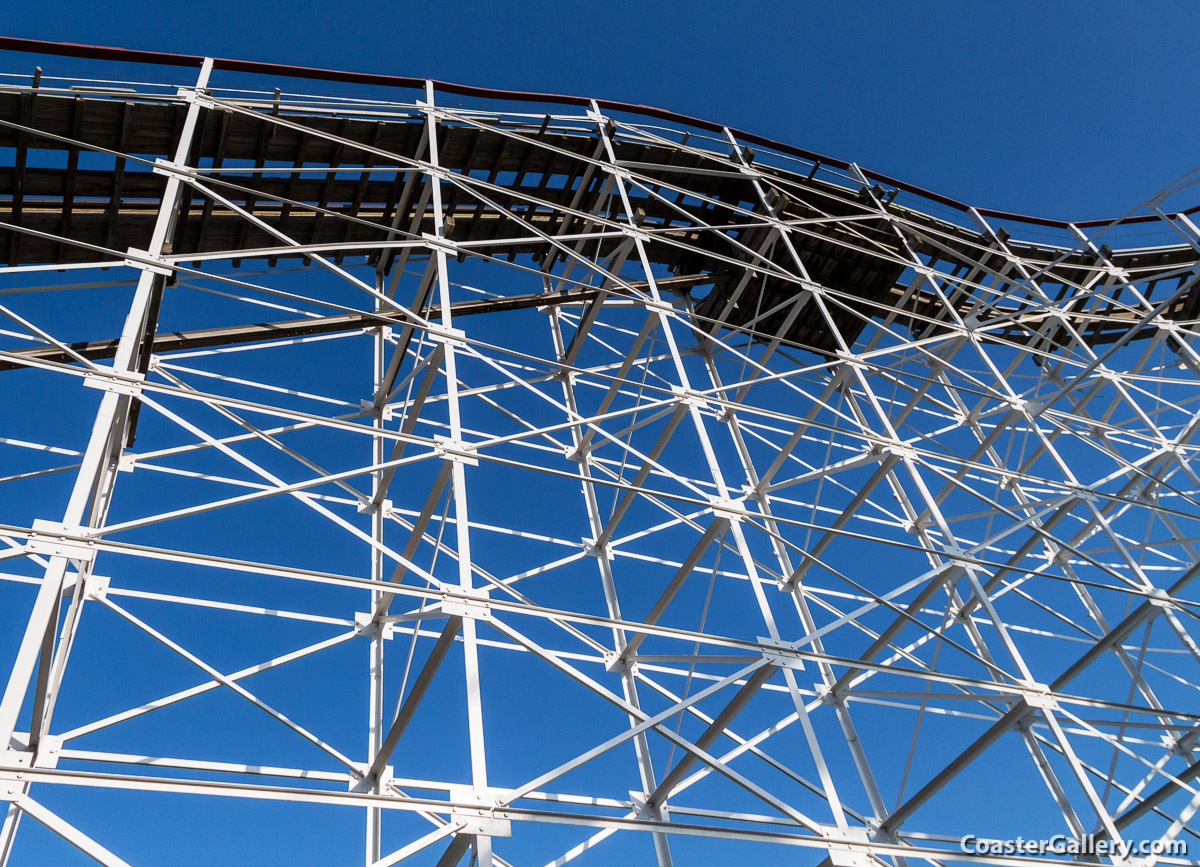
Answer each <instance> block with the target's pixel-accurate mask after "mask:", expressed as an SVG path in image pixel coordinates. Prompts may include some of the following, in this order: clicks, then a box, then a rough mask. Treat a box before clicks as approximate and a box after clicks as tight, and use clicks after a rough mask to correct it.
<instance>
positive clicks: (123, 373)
mask: <svg viewBox="0 0 1200 867" xmlns="http://www.w3.org/2000/svg"><path fill="white" fill-rule="evenodd" d="M212 68H213V61H212V59H211V58H206V59H205V60H204V63H203V65H202V66H201V69H200V75H199V77H198V78H197V80H196V86H195V89H194V90H182V89H181V90H180V91H179V96H180V97H181V98H183V99H186V100H187V101H188V102H189V103H190V104H189V106H188V110H187V114H186V116H185V119H184V124H183V127H182V129H181V130H180V133H179V140H178V142H177V145H176V149H175V159H174V163H175V166H177V167H181V166H183V165H184V164H185V163H186V162H187V160H188V154H189V149H190V146H191V142H192V136H193V135H194V133H195V129H196V122H197V120H198V119H199V116H200V106H199V105H198V104H197V103H196V101H195V97H196V96H197V95H198V94H199V93H200V92H201V91H203V89H204V88H205V87H206V86H207V85H208V79H209V76H210V75H211V74H212ZM182 186H183V182H182V181H181V180H180V179H179V178H178V177H177V176H175V175H173V174H172V175H170V176H168V178H167V182H166V184H165V186H164V188H163V196H162V201H161V203H160V205H159V209H158V217H157V219H156V221H155V224H154V231H153V234H152V235H151V238H150V245H149V249H148V251H147V253H148V256H147V258H149V259H156V258H158V257H159V256H161V255H162V254H163V252H164V251H165V248H166V245H167V244H168V243H169V242H170V240H171V236H172V233H173V231H174V228H175V221H176V218H177V216H178V207H179V197H180V191H181V189H182ZM139 258H141V257H140V256H139ZM134 267H137V268H140V269H141V274H140V276H139V277H138V283H137V288H136V289H135V290H134V295H133V301H132V303H131V304H130V307H129V313H128V314H127V316H126V318H125V324H124V327H123V328H122V330H121V337H120V340H119V342H118V345H117V350H116V354H115V356H114V357H113V364H112V368H111V370H112V374H113V375H114V377H117V378H125V379H126V380H127V381H130V382H131V383H134V382H136V379H137V374H138V370H137V364H138V360H139V359H138V350H139V348H140V347H141V346H142V343H143V341H144V340H145V335H146V333H147V330H148V329H149V328H151V327H152V326H153V323H151V322H150V321H149V320H150V316H151V315H152V306H153V305H152V299H153V297H154V295H155V292H156V291H161V285H162V280H163V276H162V274H161V272H160V269H158V268H155V267H154V266H151V265H149V264H146V263H145V262H141V263H139V264H137V265H135V266H134ZM135 391H136V386H132V387H131V388H129V390H128V392H122V391H117V390H111V391H108V390H106V391H105V392H104V394H103V396H102V397H101V399H100V407H99V409H97V411H96V416H95V420H94V422H93V424H92V433H91V436H90V438H89V440H88V445H87V449H86V451H85V452H84V456H83V460H82V461H81V463H80V466H79V470H78V472H77V473H76V476H75V483H74V486H73V487H72V489H71V495H70V498H69V499H68V501H67V506H66V508H65V509H64V511H63V517H62V520H61V521H59V522H57V523H53V524H51V523H49V522H47V525H46V526H45V527H44V529H45V531H46V532H48V533H50V534H53V533H55V532H59V533H62V534H64V535H68V536H78V535H82V531H83V528H84V527H85V526H86V527H88V528H98V527H99V526H100V525H102V524H103V521H104V517H105V511H106V509H107V505H108V502H109V499H110V497H111V494H112V489H113V485H114V482H115V479H116V471H117V470H116V468H117V461H118V460H119V458H120V456H121V454H122V452H123V451H124V448H125V444H126V427H127V424H128V420H129V413H130V408H131V406H132V404H133V393H134V392H135ZM69 562H75V563H76V565H77V571H78V585H79V586H77V588H76V592H75V595H74V600H73V604H81V603H82V601H83V599H84V593H83V592H82V589H83V582H84V580H85V578H86V575H87V574H88V573H89V571H90V570H89V568H88V566H87V565H86V562H88V561H81V560H79V559H75V558H71V557H70V556H67V555H58V554H56V555H54V556H52V557H50V562H49V564H48V565H47V567H46V570H45V574H44V575H43V577H42V582H41V586H40V587H39V589H38V594H37V597H36V598H35V600H34V603H33V609H32V611H31V612H30V614H29V620H28V623H27V625H26V628H25V634H24V636H23V637H22V639H21V644H20V647H19V649H18V650H17V657H16V660H15V661H14V663H13V667H12V671H11V672H10V674H9V678H8V683H7V685H6V686H5V689H4V696H3V698H2V699H0V752H7V751H12V750H13V746H12V737H13V733H14V731H15V730H16V725H17V719H18V717H19V715H20V712H21V707H22V705H23V704H24V701H25V695H26V693H27V692H28V689H29V683H30V680H31V679H32V677H33V671H34V666H35V665H36V664H37V660H38V656H39V655H41V656H42V657H43V665H44V666H49V665H50V660H49V655H50V654H51V653H52V649H53V646H54V639H55V637H56V635H57V631H58V619H59V608H60V602H61V599H62V595H63V588H64V586H65V584H66V579H67V566H68V563H69ZM71 622H72V624H74V623H76V622H77V617H72V618H71ZM42 680H43V678H41V677H39V686H41V682H42ZM34 698H35V707H36V708H42V707H44V704H43V700H44V698H45V697H44V696H35V697H34ZM50 698H51V702H50V704H51V705H52V703H53V702H52V699H53V695H51V696H50ZM41 727H42V721H41V720H33V721H32V726H31V728H30V736H31V739H33V733H34V732H35V731H38V730H40V729H41ZM29 746H30V747H31V750H30V751H31V753H32V755H30V756H29V760H30V761H31V762H32V763H36V761H37V759H38V749H37V743H36V740H35V739H34V742H33V743H31V744H30V745H29ZM23 788H24V790H25V791H28V788H29V784H26V785H25V786H24V787H23ZM19 818H20V817H19V813H18V808H17V806H16V804H15V803H10V804H9V806H8V810H7V814H6V816H5V820H4V826H3V829H2V830H0V865H2V864H4V863H7V860H8V857H9V855H10V854H11V852H12V844H13V838H14V836H15V834H16V829H17V824H18V821H19Z"/></svg>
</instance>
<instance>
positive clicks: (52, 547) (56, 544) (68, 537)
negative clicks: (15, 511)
mask: <svg viewBox="0 0 1200 867" xmlns="http://www.w3.org/2000/svg"><path fill="white" fill-rule="evenodd" d="M83 532H84V530H83V528H82V527H67V526H64V525H63V524H60V523H57V522H55V521H44V520H41V519H39V520H36V521H34V522H33V532H31V533H30V534H29V541H28V542H26V543H25V548H26V550H28V551H29V553H31V554H43V555H45V556H47V557H66V558H67V559H68V560H76V561H78V562H81V563H91V562H92V561H93V560H95V559H96V547H95V546H96V543H95V542H93V541H92V540H90V539H87V538H82V537H83Z"/></svg>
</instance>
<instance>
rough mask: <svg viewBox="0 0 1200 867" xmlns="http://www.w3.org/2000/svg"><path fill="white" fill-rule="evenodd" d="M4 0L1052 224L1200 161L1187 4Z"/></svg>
mask: <svg viewBox="0 0 1200 867" xmlns="http://www.w3.org/2000/svg"><path fill="white" fill-rule="evenodd" d="M6 5H7V6H8V8H6V9H5V22H4V30H5V31H6V32H7V34H8V35H12V36H25V37H32V38H39V39H53V40H62V41H71V42H88V43H99V44H108V45H119V46H123V47H130V48H144V49H155V50H160V51H175V52H183V53H191V54H205V53H207V54H214V55H217V56H223V57H237V58H245V59H254V60H267V61H275V62H280V63H292V64H303V65H312V66H326V67H334V68H344V69H354V70H362V71H370V72H382V73H394V74H401V75H412V76H428V77H432V78H440V79H444V80H448V81H458V82H464V83H470V84H480V85H486V86H490V87H499V88H512V89H519V90H545V91H550V92H556V93H576V94H583V95H587V96H596V97H603V98H609V99H618V100H624V101H628V102H636V103H644V104H649V105H657V106H660V107H663V108H669V109H672V110H675V111H680V112H684V113H686V114H691V115H695V116H699V117H704V118H709V119H712V120H717V121H720V122H722V123H725V124H728V125H730V126H735V127H739V128H742V129H745V130H750V131H754V132H758V133H761V134H763V135H767V136H771V137H773V138H776V139H780V140H784V141H787V142H789V143H792V144H796V145H799V146H801V147H805V148H808V149H810V150H815V151H817V152H820V153H825V154H827V155H829V156H836V157H841V158H844V159H851V160H854V161H856V162H858V163H859V164H860V165H863V166H866V167H870V168H873V169H875V170H877V171H880V172H884V173H887V174H890V175H892V176H894V177H898V178H902V179H904V180H906V181H908V182H910V183H915V184H918V185H920V186H923V187H925V188H927V189H931V190H935V191H937V192H941V193H944V194H946V195H950V196H953V197H955V198H958V199H960V200H964V201H967V202H970V203H971V204H978V205H983V206H987V207H993V208H998V209H1004V210H1015V211H1019V212H1023V213H1032V214H1039V215H1043V216H1051V217H1061V218H1067V219H1085V218H1092V217H1107V216H1114V215H1116V214H1117V213H1119V212H1123V211H1125V210H1127V209H1128V208H1129V207H1132V206H1133V205H1135V204H1137V203H1138V202H1140V201H1142V200H1143V199H1144V198H1146V197H1147V196H1148V195H1150V194H1151V193H1153V192H1155V191H1156V190H1158V189H1159V188H1160V187H1162V186H1164V185H1165V184H1166V183H1168V182H1169V181H1171V180H1173V179H1174V178H1176V177H1177V176H1179V175H1181V174H1183V173H1184V172H1186V171H1187V170H1189V169H1191V168H1193V166H1194V165H1195V164H1196V163H1198V162H1200V154H1197V149H1196V146H1195V142H1196V141H1197V138H1198V133H1200V111H1198V109H1200V91H1198V90H1197V88H1196V81H1195V70H1196V68H1197V60H1198V59H1200V42H1198V41H1197V38H1196V36H1197V34H1198V33H1200V4H1196V3H1193V2H1171V3H1165V2H1139V3H1125V2H1115V0H1102V2H1087V3H1084V2H1056V3H1032V2H1029V3H959V2H908V3H884V2H859V3H846V4H834V3H808V2H795V3H782V2H778V3H756V4H745V5H740V4H737V3H733V2H728V0H725V2H709V0H694V2H690V3H686V4H685V3H661V4H652V3H646V2H624V0H622V2H612V0H609V2H604V3H569V2H568V3H564V2H546V3H526V4H517V3H465V2H455V0H445V2H434V3H402V2H360V3H346V4H340V5H338V6H335V5H334V4H329V3H319V4H318V3H305V2H279V0H264V2H256V3H246V2H229V0H215V2H214V0H208V2H203V3H199V4H191V3H187V4H173V3H162V2H144V0H142V2H122V0H116V2H111V3H80V2H74V3H73V2H64V0H44V2H39V3H19V4H18V3H14V4H6ZM249 8H253V9H254V10H255V11H254V13H253V14H251V15H247V14H246V11H247V9H249Z"/></svg>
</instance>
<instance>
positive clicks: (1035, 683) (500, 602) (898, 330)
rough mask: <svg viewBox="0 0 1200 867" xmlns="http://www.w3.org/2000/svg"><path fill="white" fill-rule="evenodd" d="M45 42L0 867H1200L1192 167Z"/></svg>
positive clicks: (22, 143) (8, 563)
mask: <svg viewBox="0 0 1200 867" xmlns="http://www.w3.org/2000/svg"><path fill="white" fill-rule="evenodd" d="M17 42H19V41H17ZM0 47H4V48H8V49H10V50H14V49H21V50H26V51H34V50H35V49H37V50H40V51H42V52H44V53H45V54H46V55H48V56H49V55H53V54H56V53H57V54H62V53H67V54H70V53H72V52H74V53H76V54H79V53H81V52H82V49H80V48H79V47H78V46H74V47H72V46H65V47H64V46H57V47H56V46H52V45H49V44H40V45H34V44H22V45H16V44H14V40H3V41H0ZM83 53H85V54H86V55H87V56H88V57H89V58H91V61H90V62H92V63H93V64H94V74H91V75H89V76H82V75H81V74H80V73H78V72H72V73H60V72H57V71H55V69H54V67H53V58H52V57H51V59H50V60H45V59H44V58H42V59H40V60H39V67H38V69H37V70H36V71H32V70H31V71H32V74H26V73H19V74H18V73H12V74H8V73H6V74H5V75H4V76H0V260H3V261H0V319H2V321H0V400H3V403H2V404H0V406H2V407H3V411H2V413H0V630H2V634H3V636H4V640H3V642H2V643H0V654H4V655H3V656H2V657H0V658H2V659H3V662H4V663H5V664H6V665H7V669H6V671H7V672H8V674H7V679H6V681H5V688H4V691H3V696H2V698H0V746H2V747H3V750H2V752H0V800H3V802H4V806H5V809H6V818H5V822H4V826H3V831H2V836H0V863H7V864H13V865H19V864H22V863H32V862H33V861H34V859H35V857H37V856H38V855H39V854H42V853H41V852H40V847H43V846H48V845H50V844H49V843H47V842H46V841H47V840H55V841H57V843H55V844H54V845H58V846H62V847H63V850H62V851H64V852H65V851H68V849H69V850H70V851H72V852H74V853H76V854H77V855H78V856H79V857H80V858H83V859H85V860H86V859H91V860H93V861H96V862H99V863H102V864H126V863H128V864H139V863H168V862H169V863H219V862H222V861H229V860H231V859H240V860H244V861H260V860H266V861H272V860H278V861H284V860H287V861H291V862H295V863H307V862H311V861H313V860H314V859H315V860H317V861H320V862H321V863H325V862H327V861H331V860H335V859H339V858H340V859H341V860H342V861H344V862H345V863H358V862H360V861H361V862H362V863H365V864H366V865H368V867H386V865H392V864H400V863H411V864H429V865H453V864H460V863H471V864H476V865H492V864H496V865H502V867H506V865H517V864H531V865H547V867H549V865H562V864H567V863H574V862H578V863H581V864H586V863H597V864H601V863H655V864H657V865H659V867H666V865H681V864H689V865H690V864H725V863H767V862H770V861H773V860H775V859H779V858H798V859H801V860H802V862H803V863H811V864H819V863H823V862H827V863H829V864H831V865H835V867H865V865H867V864H872V863H875V864H888V865H896V867H908V865H911V864H913V863H916V862H918V861H926V862H929V863H934V864H941V863H949V862H961V861H970V862H976V863H980V864H996V865H1005V867H1018V865H1024V864H1029V863H1030V862H1031V861H1041V862H1046V863H1055V864H1085V863H1086V864H1094V863H1097V862H1101V863H1111V864H1121V865H1126V864H1128V865H1130V867H1150V865H1151V864H1156V863H1163V864H1194V863H1197V861H1200V857H1198V856H1197V853H1200V825H1198V824H1197V822H1196V821H1195V813H1196V810H1197V809H1198V808H1200V787H1198V783H1197V781H1198V780H1200V759H1198V757H1197V755H1196V751H1197V749H1198V748H1200V742H1198V741H1197V737H1196V733H1197V731H1200V710H1198V709H1197V707H1198V706H1197V702H1196V700H1195V698H1196V692H1197V689H1200V687H1198V686H1197V684H1200V642H1198V640H1197V633H1198V632H1200V629H1198V627H1197V623H1198V621H1200V600H1197V598H1196V595H1195V590H1194V589H1193V584H1194V579H1195V578H1196V576H1197V575H1200V472H1198V469H1197V468H1198V466H1200V461H1197V460H1194V458H1196V454H1197V451H1196V450H1197V445H1196V441H1195V439H1196V434H1197V433H1198V432H1200V355H1198V354H1197V346H1196V338H1197V325H1198V322H1200V265H1198V262H1200V230H1198V229H1197V225H1196V220H1195V218H1194V216H1193V214H1194V211H1195V210H1196V209H1195V208H1189V206H1190V205H1193V204H1194V201H1189V196H1190V197H1191V199H1192V200H1194V198H1195V192H1194V191H1195V189H1196V187H1195V182H1196V180H1197V179H1198V178H1200V175H1197V174H1196V173H1194V172H1193V173H1191V174H1188V175H1186V176H1184V177H1183V178H1181V179H1180V180H1179V181H1177V182H1176V183H1174V184H1172V185H1171V186H1170V187H1168V188H1166V189H1165V190H1163V191H1162V192H1161V193H1159V194H1157V195H1155V196H1154V197H1152V198H1151V199H1149V200H1148V201H1147V202H1145V203H1142V204H1141V205H1139V206H1138V207H1137V208H1135V209H1134V210H1131V211H1130V212H1129V213H1128V214H1126V215H1124V216H1123V217H1121V218H1118V219H1114V220H1107V221H1082V222H1080V221H1077V222H1058V221H1054V220H1047V219H1039V218H1032V217H1023V216H1020V215H1015V214H1003V213H999V212H996V211H991V210H987V209H984V208H975V207H968V206H966V205H960V204H959V203H957V202H954V201H952V200H949V199H945V198H944V197H940V196H935V195H934V194H931V193H926V192H925V191H923V190H920V189H918V188H916V187H911V186H908V185H905V184H901V183H899V182H895V181H891V180H890V179H887V178H883V177H881V176H879V175H876V174H873V173H871V172H869V171H867V170H865V169H861V168H860V167H858V166H857V165H855V164H853V163H848V162H840V161H837V160H828V159H825V158H822V157H818V156H817V155H813V154H806V153H805V152H803V151H799V150H798V149H796V148H793V147H789V146H787V145H784V144H780V143H773V142H769V141H766V140H764V139H761V138H759V137H756V136H752V135H750V134H748V133H742V132H738V131H734V130H730V129H727V128H724V127H719V126H714V125H712V124H706V123H704V122H701V121H694V120H691V119H688V118H682V117H679V116H675V115H671V114H669V113H667V112H662V111H658V110H652V109H644V108H641V107H634V106H622V105H619V104H615V103H611V102H602V101H598V100H587V99H575V98H569V97H550V96H547V95H539V94H506V93H490V92H486V91H482V90H479V89H476V88H466V87H460V86H456V85H441V84H437V83H435V82H427V81H414V80H409V79H398V78H397V79H389V78H385V77H380V76H359V75H355V74H352V73H331V72H328V71H315V70H314V71H307V72H306V71H303V70H297V69H294V68H275V69H272V68H270V67H266V66H264V65H262V64H252V63H234V62H230V61H220V60H217V61H213V60H211V59H201V58H180V57H166V56H140V55H136V54H131V53H129V52H111V51H109V52H106V51H104V50H98V49H91V50H89V52H83ZM136 60H142V61H146V62H151V63H153V64H156V66H155V67H154V68H151V69H150V72H147V68H140V69H139V68H135V67H131V66H128V64H129V63H131V62H133V61H136ZM163 64H175V65H185V66H186V65H192V66H197V67H199V69H200V73H199V77H198V79H196V81H195V84H194V85H192V84H191V83H189V84H188V85H187V86H185V87H178V86H176V85H170V86H168V85H158V84H154V83H151V82H153V81H155V80H156V79H155V77H154V75H152V74H150V73H152V72H155V71H157V72H160V73H161V71H162V69H161V67H162V65H163ZM271 75H275V76H276V77H275V78H270V77H267V76H271ZM305 76H309V77H311V78H312V79H313V80H310V81H307V82H303V83H302V84H300V85H297V81H296V80H297V78H303V77H305ZM166 77H168V76H160V80H161V79H163V78H166ZM64 501H65V502H66V507H65V508H63V506H62V503H63V502H64ZM85 611H86V612H87V616H86V617H84V616H83V614H84V612H85ZM364 663H365V665H364ZM364 717H365V721H366V726H365V728H366V731H365V733H364V731H363V728H364V726H363V721H364ZM364 734H365V737H364ZM199 803H203V804H204V807H203V810H204V811H206V812H205V813H204V815H207V816H213V817H219V818H217V819H214V820H213V821H216V822H218V823H219V827H220V828H221V829H222V832H221V833H220V834H215V835H211V836H210V838H208V839H204V840H194V839H191V838H189V837H188V834H189V833H190V831H191V830H192V829H193V828H194V826H195V820H194V818H193V816H194V813H193V811H194V810H195V809H197V808H196V806H195V805H196V804H199ZM148 804H152V805H153V807H148V806H147V805H148ZM147 810H150V811H151V812H150V813H146V812H145V811H147ZM140 815H153V816H154V817H155V819H154V821H153V822H139V821H138V819H137V817H138V816H140ZM22 817H24V820H23V821H22ZM364 830H365V841H364ZM1017 836H1021V837H1023V838H1024V839H1025V840H1043V839H1044V840H1051V839H1054V840H1058V841H1059V845H1058V848H1057V849H1055V850H1053V851H1050V850H1041V851H1033V850H1029V849H1026V850H1022V851H1013V850H1010V851H1002V850H999V849H996V850H993V849H988V848H987V847H984V846H980V845H975V844H973V843H972V842H971V841H975V843H978V841H981V840H987V839H991V838H995V839H1008V838H1015V837H1017ZM185 838H187V839H189V843H188V845H187V846H186V847H181V845H180V841H181V840H182V839H185ZM964 838H966V840H967V842H964ZM1189 846H1190V851H1189ZM1089 847H1090V848H1089ZM1097 847H1099V848H1097ZM1105 847H1108V848H1105ZM46 851H47V852H49V851H50V850H49V849H47V850H46ZM188 859H192V860H188ZM339 863H340V862H339Z"/></svg>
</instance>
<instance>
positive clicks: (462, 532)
mask: <svg viewBox="0 0 1200 867" xmlns="http://www.w3.org/2000/svg"><path fill="white" fill-rule="evenodd" d="M423 109H424V111H425V113H426V124H427V127H428V130H429V162H430V164H431V165H432V167H433V168H432V170H431V172H430V184H429V186H430V188H431V198H432V204H433V227H434V236H435V237H434V238H433V239H431V243H430V256H433V257H436V261H437V281H438V301H439V303H440V305H441V314H442V324H441V328H442V332H443V334H444V335H445V336H444V337H443V339H442V343H443V345H444V346H445V354H444V355H443V358H442V364H443V368H442V369H443V371H444V373H445V377H446V398H447V409H448V411H449V415H450V440H451V442H452V443H454V444H455V445H456V446H461V444H462V441H463V440H462V415H461V408H460V401H459V393H458V374H457V372H456V363H455V361H456V359H455V356H456V354H457V349H458V347H456V346H455V343H456V338H457V336H458V335H461V332H456V331H455V329H454V323H453V321H452V319H451V312H450V278H449V275H448V274H447V270H446V269H447V264H446V249H447V245H446V241H445V236H446V221H445V215H444V214H443V213H442V185H441V174H442V172H443V169H442V168H441V164H440V162H439V155H438V116H437V111H436V108H435V106H434V91H433V82H432V81H427V82H426V83H425V103H424V105H423ZM444 459H445V460H448V461H451V462H452V465H451V481H450V484H451V491H450V495H451V496H452V497H453V498H454V527H455V533H456V540H457V549H458V581H459V587H460V588H461V589H462V590H463V592H465V593H468V594H472V593H478V592H480V591H477V590H475V587H474V579H473V577H472V575H471V533H470V527H469V512H468V508H467V478H466V470H465V462H464V460H463V459H462V457H461V456H460V455H456V454H453V453H450V452H448V453H447V454H446V456H445V458H444ZM482 592H483V593H484V594H485V595H486V589H483V591H482ZM462 637H463V663H464V668H465V675H466V687H467V730H468V732H469V737H470V746H471V788H472V790H473V793H474V796H475V798H476V800H477V801H479V802H480V803H489V802H490V796H489V794H488V781H487V759H486V754H485V752H484V737H483V700H482V697H481V691H480V681H479V642H478V637H477V630H476V624H475V619H474V618H473V617H471V616H466V617H463V621H462ZM474 848H475V855H474V858H475V863H476V864H478V867H492V838H491V837H489V836H486V835H484V834H479V835H476V836H475V838H474Z"/></svg>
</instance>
